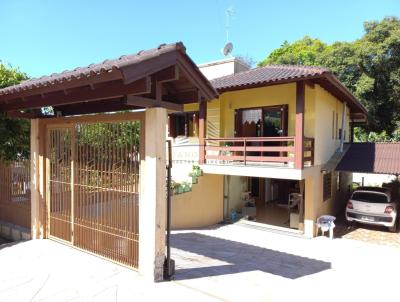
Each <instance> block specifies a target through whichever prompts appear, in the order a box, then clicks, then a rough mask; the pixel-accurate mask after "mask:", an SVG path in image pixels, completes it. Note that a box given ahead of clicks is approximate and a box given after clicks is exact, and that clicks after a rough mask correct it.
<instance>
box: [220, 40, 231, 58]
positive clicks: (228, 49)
mask: <svg viewBox="0 0 400 302" xmlns="http://www.w3.org/2000/svg"><path fill="white" fill-rule="evenodd" d="M232 50H233V44H232V43H231V42H228V43H226V44H225V46H224V48H223V49H222V53H223V54H224V56H225V57H226V56H228V55H230V54H231V53H232Z"/></svg>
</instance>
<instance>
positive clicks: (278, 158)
mask: <svg viewBox="0 0 400 302" xmlns="http://www.w3.org/2000/svg"><path fill="white" fill-rule="evenodd" d="M203 147H204V150H203V152H200V154H201V155H203V158H201V157H200V162H202V163H204V164H205V165H235V166H273V167H289V168H295V161H296V160H298V158H297V157H298V154H296V151H295V150H296V148H295V137H293V136H285V137H240V138H238V137H235V138H208V139H205V144H204V146H203ZM302 149H303V154H302V155H300V156H302V158H301V159H300V163H301V164H302V166H301V168H302V167H304V166H312V165H313V164H314V138H307V137H305V138H304V139H303V148H302Z"/></svg>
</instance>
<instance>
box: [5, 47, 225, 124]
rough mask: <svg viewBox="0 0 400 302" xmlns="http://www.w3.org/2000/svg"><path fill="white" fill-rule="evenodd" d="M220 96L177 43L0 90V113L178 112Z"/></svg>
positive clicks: (17, 114)
mask: <svg viewBox="0 0 400 302" xmlns="http://www.w3.org/2000/svg"><path fill="white" fill-rule="evenodd" d="M217 95H218V93H217V92H216V91H215V89H214V88H213V87H212V86H211V84H210V82H209V81H208V80H207V79H206V78H205V76H204V75H203V74H202V73H201V72H200V70H199V69H198V67H197V66H196V65H195V64H194V62H193V61H192V60H191V58H190V57H189V56H188V55H187V53H186V48H185V46H184V45H183V43H181V42H178V43H172V44H161V45H160V46H158V47H157V48H154V49H150V50H145V51H139V52H137V53H135V54H131V55H126V56H121V57H119V58H117V59H113V60H105V61H103V62H101V63H98V64H90V65H88V66H86V67H78V68H75V69H73V70H68V71H64V72H61V73H54V74H51V75H49V76H44V77H41V78H37V79H30V80H28V81H25V82H22V83H21V84H18V85H14V86H11V87H7V88H3V89H0V112H7V114H8V115H9V116H15V117H18V116H20V117H23V116H24V115H23V114H25V116H26V117H28V115H27V113H26V112H25V113H24V112H21V111H23V110H27V109H33V110H35V109H36V110H37V109H40V108H41V107H46V106H53V108H54V109H55V111H57V112H59V113H61V114H62V115H76V114H85V113H97V112H108V111H120V110H130V109H138V108H145V107H166V108H168V109H173V110H180V109H181V108H182V106H183V104H185V103H193V102H198V101H201V100H210V99H213V98H215V97H216V96H217ZM36 112H37V111H36ZM21 114H22V116H21Z"/></svg>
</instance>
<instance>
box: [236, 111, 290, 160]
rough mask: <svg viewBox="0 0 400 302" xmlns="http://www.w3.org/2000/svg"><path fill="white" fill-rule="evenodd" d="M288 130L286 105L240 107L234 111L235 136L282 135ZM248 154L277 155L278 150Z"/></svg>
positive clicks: (267, 143) (259, 144) (253, 144)
mask: <svg viewBox="0 0 400 302" xmlns="http://www.w3.org/2000/svg"><path fill="white" fill-rule="evenodd" d="M287 132H288V106H287V105H280V106H268V107H257V108H242V109H237V110H236V111H235V136H236V137H282V136H287ZM281 144H282V142H279V141H277V142H273V141H271V142H248V143H247V146H265V147H268V146H269V147H273V146H280V145H281ZM248 155H250V156H261V155H262V156H279V152H256V151H253V152H249V154H248Z"/></svg>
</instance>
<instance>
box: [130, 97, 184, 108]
mask: <svg viewBox="0 0 400 302" xmlns="http://www.w3.org/2000/svg"><path fill="white" fill-rule="evenodd" d="M126 104H127V105H131V106H137V107H144V108H154V107H162V108H165V109H168V110H174V111H183V105H182V104H175V103H171V102H165V101H158V100H154V99H151V98H146V97H142V96H136V95H128V96H127V97H126Z"/></svg>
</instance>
